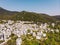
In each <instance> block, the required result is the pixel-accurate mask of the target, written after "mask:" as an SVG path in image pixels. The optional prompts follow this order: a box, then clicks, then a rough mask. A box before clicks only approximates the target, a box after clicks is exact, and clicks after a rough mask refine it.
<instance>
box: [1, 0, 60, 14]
mask: <svg viewBox="0 0 60 45" xmlns="http://www.w3.org/2000/svg"><path fill="white" fill-rule="evenodd" d="M0 7H3V8H5V9H7V10H11V11H23V10H25V11H30V12H38V13H46V14H49V15H59V14H60V0H0Z"/></svg>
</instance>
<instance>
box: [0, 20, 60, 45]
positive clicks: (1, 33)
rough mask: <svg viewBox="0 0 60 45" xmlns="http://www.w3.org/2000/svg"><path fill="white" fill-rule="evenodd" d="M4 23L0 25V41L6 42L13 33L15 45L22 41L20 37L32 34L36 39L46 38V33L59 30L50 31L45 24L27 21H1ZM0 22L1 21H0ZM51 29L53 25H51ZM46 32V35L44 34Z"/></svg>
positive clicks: (19, 44)
mask: <svg viewBox="0 0 60 45" xmlns="http://www.w3.org/2000/svg"><path fill="white" fill-rule="evenodd" d="M2 21H3V22H4V23H0V40H4V41H6V39H8V38H9V37H10V35H11V34H12V33H13V34H15V35H16V36H18V39H17V40H16V41H17V44H16V45H21V43H22V39H21V35H27V34H32V36H34V37H36V39H39V40H40V39H41V38H42V37H44V38H46V33H47V32H50V31H52V32H53V33H54V31H56V32H59V29H55V30H54V29H51V28H49V25H48V24H47V23H44V24H40V25H37V24H31V23H32V22H29V21H12V20H2ZM0 22H1V21H0ZM51 25H52V26H53V27H54V26H55V24H54V23H52V24H51ZM44 32H46V33H44ZM19 41H21V43H20V42H19Z"/></svg>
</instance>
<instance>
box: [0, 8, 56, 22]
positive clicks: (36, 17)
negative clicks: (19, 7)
mask: <svg viewBox="0 0 60 45" xmlns="http://www.w3.org/2000/svg"><path fill="white" fill-rule="evenodd" d="M2 15H3V16H2ZM0 19H1V20H2V19H6V20H10V19H11V20H22V21H34V22H55V21H56V18H55V17H53V16H49V15H48V14H43V13H41V14H40V13H35V12H27V11H21V12H17V11H9V10H6V9H3V8H1V7H0Z"/></svg>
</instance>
